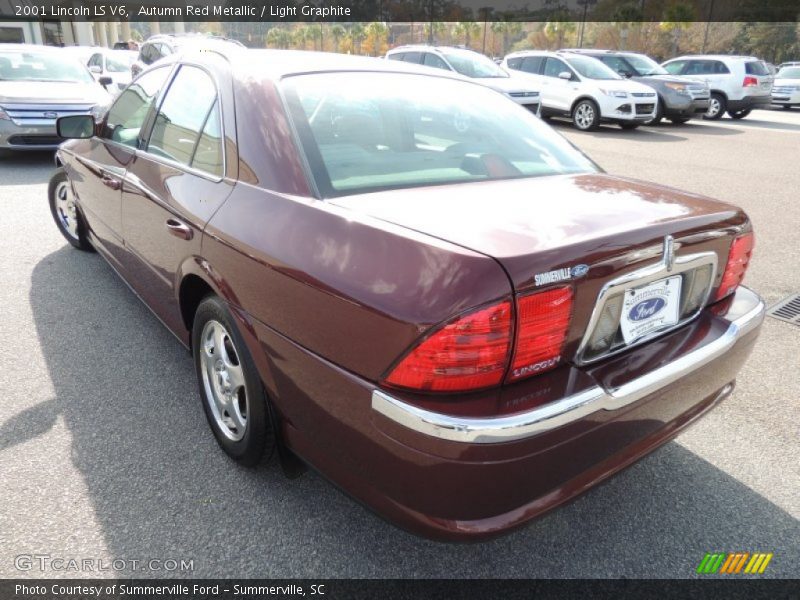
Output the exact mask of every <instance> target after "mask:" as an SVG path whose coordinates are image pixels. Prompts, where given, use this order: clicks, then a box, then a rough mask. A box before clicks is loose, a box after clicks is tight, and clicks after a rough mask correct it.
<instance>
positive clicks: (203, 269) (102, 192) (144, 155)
mask: <svg viewBox="0 0 800 600" xmlns="http://www.w3.org/2000/svg"><path fill="white" fill-rule="evenodd" d="M230 52H231V53H232V54H230V55H227V56H225V55H223V54H221V53H219V52H216V51H208V52H199V53H196V54H185V55H182V56H178V57H174V58H172V59H171V60H170V61H167V62H164V63H159V64H158V65H155V66H154V68H151V69H149V70H147V71H145V72H144V73H143V74H142V75H141V76H140V77H139V78H138V79H137V80H135V81H134V82H133V83H132V84H131V85H130V86H129V87H128V88H127V89H126V90H125V91H123V92H122V94H120V96H119V97H118V98H117V99H116V101H115V102H114V104H113V105H112V106H111V107H110V108H109V110H108V112H107V114H106V115H105V116H104V118H103V119H102V121H101V122H99V123H95V122H94V121H93V120H92V118H91V117H88V116H87V117H82V116H75V117H66V118H63V119H60V120H59V131H60V134H61V135H62V136H64V137H70V138H75V139H72V140H70V141H68V142H66V143H64V144H63V145H62V146H61V148H60V150H59V152H58V161H59V165H60V168H59V170H58V171H57V173H56V175H55V176H54V177H53V179H52V181H51V184H50V205H51V208H52V212H53V216H54V218H55V220H56V222H57V224H58V226H59V228H60V230H61V232H62V233H63V234H64V236H65V237H66V238H67V239H68V240H69V241H70V243H72V244H73V245H74V246H77V247H79V248H82V249H89V248H95V249H96V250H97V251H98V252H99V253H100V254H102V256H103V257H104V258H105V259H107V260H108V262H109V263H110V264H111V265H112V266H113V267H114V268H115V269H116V270H117V271H118V272H119V273H120V275H122V277H123V278H124V279H125V280H126V281H127V282H128V283H129V284H130V286H131V287H132V288H133V290H134V291H135V292H136V293H137V294H138V295H139V296H140V297H141V298H142V299H143V300H144V302H145V303H146V304H147V305H148V306H149V307H150V308H151V309H152V310H153V312H155V313H156V315H157V316H158V317H159V318H160V319H161V320H162V321H163V322H164V324H166V326H167V327H168V328H169V329H170V330H171V331H173V332H174V333H175V334H176V335H177V336H178V338H180V340H181V341H182V342H183V343H184V344H186V345H187V346H189V347H190V348H191V350H192V353H193V357H194V362H195V365H196V370H197V379H198V382H199V388H200V396H201V398H202V403H203V407H204V409H205V412H206V415H207V417H208V422H209V423H210V425H211V429H212V430H213V432H214V435H215V436H216V438H217V440H218V442H219V444H220V445H221V446H222V448H223V449H224V450H225V451H226V452H227V453H228V454H229V455H230V456H231V457H232V458H234V459H235V460H238V461H240V462H242V463H244V464H248V465H252V464H255V463H256V462H258V461H259V460H260V459H262V458H263V457H264V456H269V455H270V454H271V453H272V451H273V449H274V448H275V447H277V448H278V450H279V456H280V457H281V460H282V461H283V464H284V465H286V464H290V463H292V461H294V462H297V459H296V458H294V457H300V458H301V459H302V461H303V462H305V463H307V464H309V465H312V466H313V467H314V468H316V469H317V470H319V471H320V472H321V473H323V474H324V475H325V476H326V477H328V478H329V479H331V480H332V481H333V482H335V483H336V484H337V485H338V486H340V487H341V488H342V489H344V490H346V491H347V492H349V493H350V494H352V495H353V496H354V497H355V498H357V499H358V500H360V501H362V502H363V503H365V504H366V505H367V506H369V507H371V508H372V509H374V510H375V511H376V512H378V513H379V514H381V515H383V516H384V517H386V518H388V519H390V520H392V521H393V522H395V523H397V524H399V525H401V526H403V527H405V528H407V529H410V530H412V531H414V532H417V533H420V534H422V535H426V536H430V537H434V538H438V539H477V538H481V537H486V536H490V535H493V534H498V533H501V532H504V531H507V530H508V529H510V528H512V527H514V526H517V525H519V524H521V523H523V522H525V521H527V520H529V519H531V518H533V517H535V516H537V515H539V514H541V513H542V512H544V511H546V510H548V509H550V508H553V507H554V506H556V505H558V504H561V503H563V502H565V501H566V500H569V499H570V498H573V497H574V496H576V495H577V494H579V493H581V492H583V491H585V490H586V489H588V488H589V487H591V486H592V485H594V484H596V483H597V482H599V481H601V480H603V479H604V478H606V477H608V476H610V475H611V474H613V473H614V472H616V471H618V470H620V469H621V468H623V467H625V466H626V465H629V464H630V463H632V462H633V461H635V460H636V459H638V458H640V457H642V456H643V455H645V454H646V453H647V452H649V451H651V450H653V449H654V448H656V447H657V446H658V445H660V444H662V443H664V442H665V441H666V440H668V439H670V438H671V437H673V436H674V435H676V434H677V433H678V432H679V431H681V430H682V429H683V428H685V427H686V426H687V425H689V424H690V423H692V422H693V421H694V420H695V419H697V418H698V417H700V416H701V415H702V414H703V413H705V412H706V411H707V410H709V409H710V408H712V407H713V406H714V405H715V404H716V403H718V402H719V401H720V400H722V399H723V398H724V397H726V396H727V395H728V394H730V392H731V390H732V389H733V383H734V379H735V377H736V374H737V372H738V371H739V369H740V368H741V366H742V364H743V362H744V361H745V360H746V358H747V356H748V353H749V352H750V350H751V348H752V347H753V344H754V342H755V340H756V336H757V334H758V329H759V326H760V324H761V322H762V320H763V314H764V306H763V303H762V301H761V299H760V298H759V297H758V296H757V295H756V294H754V293H753V292H751V291H749V290H748V289H747V288H744V287H742V286H741V285H740V282H741V280H742V277H743V276H744V273H745V269H746V268H747V264H748V262H749V260H750V255H751V252H752V249H753V233H752V229H751V225H750V222H749V220H748V218H747V216H746V215H745V214H744V213H743V212H742V211H741V210H739V209H737V208H735V207H733V206H730V205H728V204H723V203H720V202H715V201H712V200H708V199H705V198H700V197H698V196H695V195H691V194H687V193H682V192H679V191H677V190H674V189H669V188H664V187H658V186H654V185H649V184H646V183H642V182H638V181H633V180H628V179H622V178H619V177H612V176H609V175H606V174H604V173H602V172H601V171H600V170H599V169H598V168H597V167H596V166H595V165H594V164H593V163H592V162H591V161H590V160H588V159H587V158H586V157H585V156H583V155H582V154H581V153H580V152H578V151H577V150H575V148H573V147H572V146H571V145H570V144H569V143H568V142H566V141H565V140H564V139H562V138H561V137H560V136H559V135H558V134H556V133H555V132H554V131H552V130H551V129H550V128H549V127H548V126H547V125H545V124H544V123H542V122H541V121H540V120H539V119H538V118H536V117H535V116H534V115H532V114H530V113H529V112H528V111H526V110H525V109H524V108H521V107H519V106H517V105H516V104H515V103H514V102H511V101H510V100H508V99H507V98H504V97H503V96H502V95H500V94H498V93H497V92H495V91H492V90H489V89H487V88H485V87H482V86H480V85H477V84H475V83H471V82H469V81H465V80H463V79H462V78H460V77H458V76H457V75H448V74H446V73H444V72H440V71H434V70H426V69H425V68H424V67H419V66H417V67H414V66H412V65H405V64H403V63H398V62H391V61H381V60H376V59H362V58H355V57H342V56H337V55H324V54H319V55H316V54H309V53H291V52H280V51H248V50H243V49H241V50H239V49H236V50H231V51H230ZM186 443H187V444H190V443H194V442H193V441H192V440H186Z"/></svg>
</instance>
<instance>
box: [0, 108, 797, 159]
mask: <svg viewBox="0 0 800 600" xmlns="http://www.w3.org/2000/svg"><path fill="white" fill-rule="evenodd" d="M783 110H792V105H791V104H784V105H783ZM0 156H2V154H0Z"/></svg>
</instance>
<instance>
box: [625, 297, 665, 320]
mask: <svg viewBox="0 0 800 600" xmlns="http://www.w3.org/2000/svg"><path fill="white" fill-rule="evenodd" d="M666 305H667V301H666V300H664V299H663V298H659V297H656V298H648V299H647V300H642V301H641V302H639V303H638V304H636V306H634V307H633V308H632V309H631V310H630V312H629V313H628V318H629V319H630V320H631V321H641V320H643V319H647V318H649V317H652V316H654V315H657V314H658V313H660V312H661V310H662V309H663V308H664V307H665V306H666Z"/></svg>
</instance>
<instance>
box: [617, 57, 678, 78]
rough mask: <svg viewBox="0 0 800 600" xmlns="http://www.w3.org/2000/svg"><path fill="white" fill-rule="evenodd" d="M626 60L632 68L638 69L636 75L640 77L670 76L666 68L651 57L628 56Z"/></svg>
mask: <svg viewBox="0 0 800 600" xmlns="http://www.w3.org/2000/svg"><path fill="white" fill-rule="evenodd" d="M625 60H627V61H628V62H629V63H630V64H631V66H632V67H633V68H634V69H636V73H637V74H639V75H642V76H644V75H669V73H667V71H666V69H665V68H664V67H662V66H661V65H659V64H658V63H657V62H656V61H654V60H653V59H652V58H650V57H649V56H644V55H641V54H626V55H625Z"/></svg>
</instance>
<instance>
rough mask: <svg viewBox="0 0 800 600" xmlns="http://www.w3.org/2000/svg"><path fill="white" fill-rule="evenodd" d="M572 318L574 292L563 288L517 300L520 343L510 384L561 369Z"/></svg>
mask: <svg viewBox="0 0 800 600" xmlns="http://www.w3.org/2000/svg"><path fill="white" fill-rule="evenodd" d="M571 316H572V288H571V287H560V288H556V289H553V290H547V291H545V292H539V293H536V294H530V295H528V296H522V297H520V298H519V299H518V300H517V340H516V346H515V350H514V360H513V362H512V363H511V369H510V371H509V373H508V378H507V380H508V381H517V380H518V379H523V378H525V377H529V376H531V375H536V374H537V373H541V372H543V371H548V370H550V369H552V368H553V367H555V366H556V365H558V363H559V361H560V360H561V349H562V347H563V345H564V340H565V339H566V337H567V328H568V327H569V321H570V317H571Z"/></svg>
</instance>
